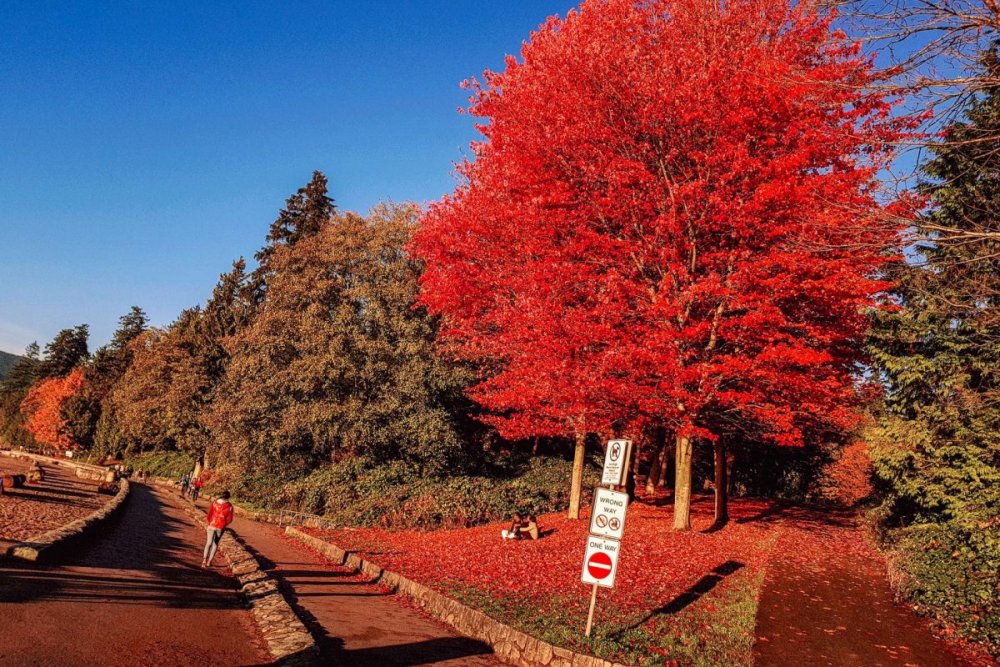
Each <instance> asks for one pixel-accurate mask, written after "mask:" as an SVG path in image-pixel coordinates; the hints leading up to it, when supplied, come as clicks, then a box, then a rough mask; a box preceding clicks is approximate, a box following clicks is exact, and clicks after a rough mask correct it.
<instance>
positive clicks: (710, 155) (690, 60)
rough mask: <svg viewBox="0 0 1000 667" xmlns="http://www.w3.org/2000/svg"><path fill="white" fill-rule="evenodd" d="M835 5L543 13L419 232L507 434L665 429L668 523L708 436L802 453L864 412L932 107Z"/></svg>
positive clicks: (702, 2) (656, 3)
mask: <svg viewBox="0 0 1000 667" xmlns="http://www.w3.org/2000/svg"><path fill="white" fill-rule="evenodd" d="M830 21H831V18H830V17H829V16H822V15H819V14H817V13H816V12H815V11H814V9H813V6H812V5H811V4H807V3H797V4H795V3H789V2H788V1H787V0H737V1H735V2H727V3H719V2H717V1H714V0H711V1H710V0H650V1H649V2H642V3H637V2H634V0H590V1H588V2H584V3H583V4H582V6H581V7H580V9H579V10H578V11H573V12H570V13H569V14H568V15H567V17H566V18H565V19H563V20H559V19H555V18H553V19H550V20H549V21H548V22H547V23H546V24H545V25H543V26H542V27H541V28H540V29H539V30H538V31H537V32H535V33H534V34H533V35H532V37H531V40H530V42H528V43H526V44H525V45H524V47H523V49H522V54H521V56H522V57H521V59H520V60H518V59H516V58H513V57H509V58H508V59H507V67H506V70H505V71H504V72H503V73H493V72H487V73H486V75H485V78H484V80H483V81H482V82H478V81H473V82H472V83H471V84H470V85H471V87H472V89H473V97H472V105H471V108H470V112H471V113H472V114H473V115H475V116H478V117H481V118H483V119H484V122H483V123H482V124H481V125H480V126H479V129H480V130H481V132H482V133H483V135H484V140H483V141H481V142H479V143H476V144H474V145H473V149H474V155H475V158H474V160H472V161H467V162H466V163H464V164H463V165H461V166H460V174H461V176H462V177H463V182H462V183H461V184H460V185H459V186H458V188H457V189H456V190H455V192H454V193H453V194H452V195H451V196H449V197H446V198H445V199H444V200H442V201H440V202H438V203H436V204H434V205H433V206H432V207H430V209H429V210H428V212H427V213H426V215H425V217H424V220H423V226H422V229H421V231H420V232H419V234H418V235H417V237H416V240H415V242H414V247H415V250H416V252H417V253H418V254H419V255H420V256H421V257H423V258H424V259H425V261H426V263H427V269H426V272H425V273H424V276H423V278H422V280H423V296H422V299H423V302H424V303H425V304H426V305H427V306H428V308H429V309H430V310H431V311H432V312H434V313H438V314H441V315H443V321H444V327H443V336H444V340H445V341H446V344H448V345H449V347H450V349H451V350H452V351H453V352H454V353H456V354H459V355H462V356H465V357H467V358H471V359H475V360H477V361H479V362H480V363H481V364H482V367H483V369H484V377H483V381H482V383H481V384H479V385H478V386H477V387H476V388H475V390H474V395H475V398H476V399H477V400H478V401H480V402H481V403H482V404H483V405H484V406H486V407H487V408H489V409H491V410H493V411H494V414H495V417H494V421H495V423H496V424H497V425H498V426H499V427H500V430H501V432H503V433H504V434H506V435H526V434H528V433H529V432H532V431H533V432H535V433H539V432H543V433H553V432H557V431H561V432H563V433H567V434H573V433H579V432H580V431H594V430H599V431H600V430H604V431H607V430H610V428H611V426H612V424H617V425H619V426H621V425H624V426H625V428H626V429H627V430H629V431H630V432H636V431H637V430H638V428H639V426H640V425H641V424H642V423H643V422H646V421H650V422H656V423H659V424H663V425H666V426H667V427H668V428H669V429H670V430H671V432H672V433H673V434H674V436H675V437H676V442H677V447H676V456H677V479H676V485H675V488H676V501H675V521H674V525H675V527H676V528H680V529H686V528H689V527H690V493H691V456H692V440H693V439H696V438H702V439H705V440H708V441H716V440H717V439H718V438H719V436H720V435H722V434H724V433H732V432H739V431H741V430H750V431H753V432H754V433H755V434H756V435H757V436H758V437H759V436H760V435H763V437H766V438H769V439H770V440H772V441H773V442H775V443H776V444H779V445H797V444H800V443H801V442H802V434H803V431H804V430H806V429H815V428H816V425H817V424H823V425H826V426H827V427H828V426H843V425H845V424H847V423H849V422H851V420H852V419H853V410H852V406H853V405H854V404H855V396H854V392H855V390H854V382H853V375H852V374H853V371H854V364H855V363H856V361H857V358H858V350H859V347H860V345H859V343H860V340H861V338H862V335H863V332H864V330H865V324H866V323H865V316H864V312H863V311H864V309H865V308H866V307H867V306H870V305H871V304H872V296H873V295H874V294H875V293H877V292H879V291H880V290H883V289H884V288H885V284H884V283H882V282H880V281H879V280H878V279H877V271H878V269H879V267H881V266H882V265H883V264H884V263H885V262H887V261H892V260H893V258H894V254H893V253H891V252H886V250H887V249H888V248H891V247H892V244H893V242H894V237H893V234H892V232H891V230H888V229H887V226H886V225H885V224H884V223H883V221H884V220H885V216H886V214H887V213H894V211H886V208H885V207H884V206H883V205H882V204H881V203H880V199H879V187H878V181H877V174H878V172H879V170H880V169H881V168H883V167H884V166H885V165H886V163H887V161H888V159H889V158H890V157H891V147H892V145H893V143H894V142H896V141H898V140H899V139H900V138H901V137H902V136H903V135H905V134H906V133H907V132H909V131H910V130H911V128H913V127H914V123H913V121H912V120H911V119H908V118H901V117H894V116H893V115H892V113H891V111H892V104H891V102H890V101H889V100H888V99H887V98H886V97H885V95H884V94H882V93H880V92H872V90H873V87H872V86H871V85H870V84H872V83H873V82H874V76H875V75H874V74H873V68H872V62H871V59H869V58H866V57H862V56H860V55H859V51H858V48H857V45H854V44H850V43H846V42H845V40H844V38H843V35H841V34H839V33H837V32H835V31H833V30H832V29H831V26H830ZM902 205H903V204H899V206H902ZM578 449H579V448H578Z"/></svg>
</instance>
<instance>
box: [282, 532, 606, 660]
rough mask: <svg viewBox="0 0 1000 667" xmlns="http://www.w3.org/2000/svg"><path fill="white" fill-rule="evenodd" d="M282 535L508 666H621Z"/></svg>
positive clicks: (305, 539) (311, 541) (343, 554)
mask: <svg viewBox="0 0 1000 667" xmlns="http://www.w3.org/2000/svg"><path fill="white" fill-rule="evenodd" d="M285 533H286V534H287V535H289V536H291V537H293V538H295V539H297V540H299V541H300V542H302V543H304V544H307V545H308V546H310V547H312V548H313V549H315V550H316V551H319V552H320V553H322V554H323V555H324V556H326V557H327V558H329V559H330V560H331V561H332V562H334V563H336V564H337V565H342V566H345V567H348V568H350V569H352V570H355V571H357V572H361V573H363V574H364V575H365V576H367V577H370V578H371V579H372V581H377V582H378V583H380V584H384V585H386V586H388V587H390V588H391V589H392V590H393V591H394V592H395V593H396V594H398V595H405V596H407V597H409V598H411V599H412V600H414V601H415V602H417V603H418V604H419V605H420V606H421V607H423V608H424V609H425V610H427V611H428V612H429V613H431V614H432V615H434V616H436V617H437V618H439V619H441V620H442V621H444V622H445V623H447V624H448V625H450V626H452V627H453V628H455V629H456V630H458V631H459V632H460V633H462V634H463V635H465V636H466V637H471V638H473V639H478V640H479V641H482V642H485V643H487V644H489V645H490V646H492V647H493V651H494V652H495V653H496V656H497V657H498V658H500V659H501V660H503V661H504V662H506V663H507V664H509V665H519V666H521V667H625V665H622V664H621V663H617V662H614V663H613V662H609V661H607V660H602V659H601V658H595V657H594V656H590V655H585V654H583V653H574V652H573V651H570V650H568V649H564V648H559V647H558V646H553V645H552V644H549V643H548V642H544V641H542V640H540V639H535V638H534V637H531V636H529V635H526V634H524V633H523V632H520V631H518V630H515V629H514V628H512V627H510V626H509V625H504V624H503V623H501V622H500V621H497V620H495V619H493V618H491V617H489V616H487V615H486V614H484V613H482V612H480V611H477V610H475V609H472V608H471V607H467V606H466V605H464V604H462V603H461V602H458V601H457V600H453V599H451V598H449V597H447V596H445V595H442V594H441V593H438V592H437V591H435V590H433V589H431V588H428V587H427V586H424V585H423V584H418V583H417V582H415V581H413V580H412V579H407V578H406V577H404V576H402V575H400V574H397V573H395V572H390V571H389V570H385V569H383V568H381V567H379V566H378V565H376V564H375V563H373V562H371V561H367V560H364V559H363V558H361V557H360V556H357V555H355V554H353V553H351V552H349V551H344V550H343V549H341V548H340V547H338V546H336V545H333V544H331V543H329V542H326V541H324V540H321V539H319V538H316V537H313V536H312V535H309V534H307V533H304V532H302V531H301V530H298V529H297V528H295V527H294V526H288V527H287V528H285Z"/></svg>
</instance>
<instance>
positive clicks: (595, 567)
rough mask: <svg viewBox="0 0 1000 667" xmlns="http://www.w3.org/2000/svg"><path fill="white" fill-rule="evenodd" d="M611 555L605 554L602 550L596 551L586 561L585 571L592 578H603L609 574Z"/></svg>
mask: <svg viewBox="0 0 1000 667" xmlns="http://www.w3.org/2000/svg"><path fill="white" fill-rule="evenodd" d="M611 568H612V563H611V556H609V555H607V554H606V553H604V552H603V551H598V552H597V553H595V554H594V555H592V556H591V557H590V560H589V561H587V572H589V573H590V576H592V577H593V578H594V579H604V578H605V577H607V576H608V575H609V574H611Z"/></svg>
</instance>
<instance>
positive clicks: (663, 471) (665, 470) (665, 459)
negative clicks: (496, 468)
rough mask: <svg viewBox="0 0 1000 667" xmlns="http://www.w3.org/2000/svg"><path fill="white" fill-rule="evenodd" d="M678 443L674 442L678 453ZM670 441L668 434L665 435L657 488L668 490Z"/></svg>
mask: <svg viewBox="0 0 1000 667" xmlns="http://www.w3.org/2000/svg"><path fill="white" fill-rule="evenodd" d="M676 448H677V441H676V439H675V440H674V449H675V452H674V453H676ZM670 454H671V452H670V439H669V438H668V437H667V435H666V433H665V432H664V434H663V449H662V450H661V451H660V478H659V479H658V480H656V488H658V489H665V488H667V479H668V478H669V476H670Z"/></svg>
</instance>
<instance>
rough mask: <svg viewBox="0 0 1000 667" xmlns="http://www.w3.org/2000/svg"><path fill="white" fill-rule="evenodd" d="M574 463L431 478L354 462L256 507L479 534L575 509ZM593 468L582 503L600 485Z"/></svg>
mask: <svg viewBox="0 0 1000 667" xmlns="http://www.w3.org/2000/svg"><path fill="white" fill-rule="evenodd" d="M572 465H573V464H572V462H570V461H566V460H563V459H561V458H550V457H537V458H534V459H530V460H526V461H519V462H516V463H512V462H511V463H507V464H505V465H502V466H496V467H492V468H491V469H490V470H489V471H488V472H484V473H483V474H480V475H468V476H464V475H463V476H461V477H428V476H425V475H422V474H421V473H420V470H419V468H417V467H416V466H413V465H411V464H407V463H403V462H387V463H380V464H374V463H372V462H371V461H370V460H366V459H351V460H348V461H345V462H342V463H338V464H334V465H331V466H328V467H326V468H323V469H321V470H317V471H315V472H313V473H312V474H310V475H309V476H307V477H304V478H302V479H300V480H297V481H295V482H291V483H289V484H286V485H285V487H284V489H283V491H282V492H281V493H280V495H278V496H276V497H274V498H272V499H270V500H268V499H262V498H254V499H251V500H252V501H255V502H256V504H265V505H270V506H273V507H278V506H280V507H285V508H291V509H295V510H297V511H302V512H309V513H314V514H322V515H324V516H326V517H327V518H328V519H330V520H332V521H334V522H335V523H337V524H339V525H343V526H378V527H383V528H438V527H459V526H473V525H476V524H480V523H484V522H488V521H495V520H500V519H506V518H509V517H510V515H511V514H512V513H513V512H515V511H520V512H533V513H535V514H541V513H544V512H556V511H561V510H564V509H566V508H567V507H568V505H569V482H570V473H571V471H572ZM599 465H600V462H599V461H596V459H595V460H590V461H588V465H587V466H586V468H585V473H584V485H583V486H584V491H585V495H584V498H583V502H584V503H587V502H589V496H588V495H587V492H588V491H589V489H591V488H593V487H594V486H595V485H596V484H597V483H598V482H599V478H600V468H599Z"/></svg>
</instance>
